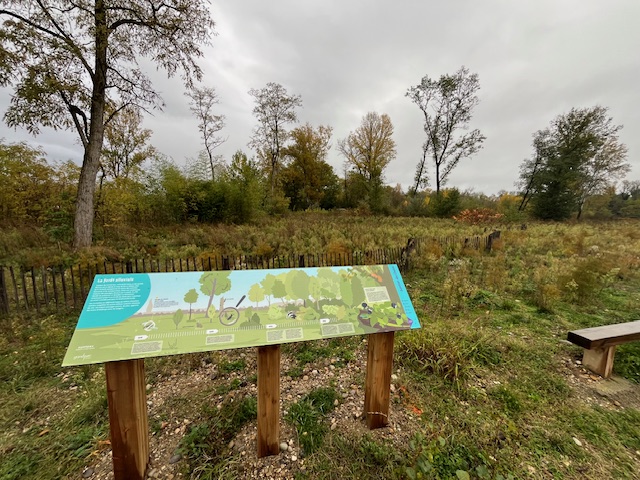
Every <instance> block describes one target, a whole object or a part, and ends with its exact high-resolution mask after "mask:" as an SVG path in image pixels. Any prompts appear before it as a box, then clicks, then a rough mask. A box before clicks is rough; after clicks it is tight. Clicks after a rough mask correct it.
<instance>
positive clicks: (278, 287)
mask: <svg viewBox="0 0 640 480" xmlns="http://www.w3.org/2000/svg"><path fill="white" fill-rule="evenodd" d="M272 292H273V296H274V297H276V298H279V299H280V301H281V302H282V303H283V304H284V303H286V298H287V287H286V286H285V284H284V282H283V281H282V280H281V279H280V278H278V279H276V281H275V282H273V289H272Z"/></svg>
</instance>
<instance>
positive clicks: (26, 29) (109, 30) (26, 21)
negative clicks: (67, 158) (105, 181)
mask: <svg viewBox="0 0 640 480" xmlns="http://www.w3.org/2000/svg"><path fill="white" fill-rule="evenodd" d="M209 12H210V10H209V5H208V4H207V2H201V1H199V0H162V1H159V0H145V1H143V0H95V1H93V2H86V1H76V0H49V1H44V0H21V1H16V0H0V18H1V19H2V20H3V23H2V26H0V52H1V55H2V62H0V86H3V87H4V86H14V88H15V89H14V93H13V96H12V98H11V105H10V106H9V109H8V110H7V111H6V113H5V115H4V119H5V121H6V122H7V124H8V125H9V126H11V127H19V126H23V127H25V128H26V129H27V130H28V131H29V132H30V133H33V134H37V133H39V131H40V127H42V126H44V127H51V128H53V129H59V128H64V129H73V130H75V131H76V133H77V134H78V138H79V140H80V143H81V144H82V147H83V149H84V155H83V160H82V170H81V173H80V179H79V181H78V192H77V200H76V211H75V220H74V239H73V244H74V247H75V248H76V249H78V248H84V247H88V246H90V245H91V241H92V233H93V218H94V213H95V212H94V195H95V188H96V177H97V174H98V170H99V168H100V156H101V153H102V148H103V140H104V131H105V126H106V125H107V124H109V122H110V121H111V120H112V119H113V118H114V117H115V116H116V115H118V114H119V113H120V112H121V111H122V109H124V108H126V107H127V106H138V107H141V108H160V107H161V106H162V101H161V99H160V96H159V95H158V93H157V92H156V91H155V90H154V89H153V87H152V84H151V81H150V80H149V78H148V77H147V76H146V75H145V74H144V73H143V71H142V70H141V68H140V66H139V59H140V58H142V57H146V58H148V59H150V60H151V61H152V62H154V63H155V64H156V65H157V66H158V67H160V68H162V69H164V70H165V71H166V72H167V74H168V75H169V76H172V75H174V74H175V73H176V72H178V71H180V72H182V78H183V79H184V81H185V82H186V83H187V85H190V84H191V83H192V80H193V79H194V78H197V79H199V78H200V77H201V70H200V68H199V67H198V65H197V64H196V62H195V59H196V58H198V57H201V56H202V47H203V46H204V45H207V44H208V43H209V40H210V36H211V32H212V30H213V26H214V24H213V21H212V19H211V16H210V13H209Z"/></svg>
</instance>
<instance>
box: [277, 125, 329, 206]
mask: <svg viewBox="0 0 640 480" xmlns="http://www.w3.org/2000/svg"><path fill="white" fill-rule="evenodd" d="M331 131H332V130H331V127H325V126H323V125H320V126H319V127H318V128H317V129H315V128H313V127H312V126H311V125H310V124H308V123H307V124H305V125H303V126H301V127H298V128H294V129H293V130H292V131H291V139H292V140H293V143H291V144H290V145H288V146H287V147H285V148H284V150H283V154H284V156H285V158H286V159H287V160H289V164H288V165H287V166H286V167H285V168H284V169H283V170H282V186H283V190H284V193H285V195H286V196H287V197H288V198H289V199H290V201H289V206H290V207H291V209H292V210H306V209H307V208H309V207H313V206H315V207H318V206H320V205H321V204H322V203H323V201H324V200H325V198H326V197H329V196H331V195H333V196H335V195H336V193H337V192H336V190H337V183H338V179H337V177H336V175H335V173H334V172H333V168H332V167H331V165H329V164H328V163H327V162H326V158H327V153H328V151H329V148H330V141H331Z"/></svg>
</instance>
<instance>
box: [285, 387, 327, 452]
mask: <svg viewBox="0 0 640 480" xmlns="http://www.w3.org/2000/svg"><path fill="white" fill-rule="evenodd" d="M338 397H339V395H338V393H337V392H336V391H335V390H334V389H333V388H319V389H316V390H313V391H311V392H309V394H307V395H306V396H305V397H303V398H302V399H301V400H300V401H299V402H297V403H294V404H293V405H291V407H290V408H289V411H288V412H287V414H286V415H285V420H287V421H288V422H289V423H291V424H292V425H293V426H294V427H295V429H296V432H297V433H298V442H299V443H300V446H301V447H302V450H303V451H304V453H305V454H307V455H309V454H311V453H313V452H315V451H316V450H317V449H318V448H320V446H321V445H322V441H323V439H324V436H325V435H326V433H327V431H328V430H329V429H328V427H327V425H326V424H325V422H324V416H325V415H326V414H327V413H329V412H330V411H331V410H333V409H334V408H335V402H336V401H337V400H338Z"/></svg>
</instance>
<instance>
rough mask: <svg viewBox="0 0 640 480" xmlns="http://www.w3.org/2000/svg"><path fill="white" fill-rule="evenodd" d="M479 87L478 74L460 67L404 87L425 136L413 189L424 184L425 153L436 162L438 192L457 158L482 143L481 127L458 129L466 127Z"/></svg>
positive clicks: (469, 152) (474, 151) (467, 155)
mask: <svg viewBox="0 0 640 480" xmlns="http://www.w3.org/2000/svg"><path fill="white" fill-rule="evenodd" d="M479 89H480V83H479V81H478V75H477V74H475V73H473V74H472V73H469V70H468V69H467V68H466V67H462V68H460V70H458V71H457V72H456V73H454V74H453V75H442V76H441V77H440V78H439V79H438V80H434V79H431V78H429V77H428V76H427V75H425V76H424V77H422V81H421V82H420V83H419V84H418V85H416V86H414V87H411V88H409V90H407V93H406V96H407V97H409V99H410V100H411V101H412V102H413V103H415V104H416V105H417V106H418V108H419V109H420V111H421V112H422V115H423V117H424V118H423V120H424V125H423V127H424V133H425V134H426V136H427V138H426V140H425V142H424V144H423V145H422V153H423V154H422V159H421V161H420V162H419V163H418V166H417V168H416V176H415V183H414V187H413V189H412V191H413V192H417V190H418V188H419V187H420V186H424V185H425V175H426V170H427V169H426V162H427V158H428V156H430V157H431V159H432V160H433V163H434V165H435V169H436V176H435V180H436V182H435V183H436V193H438V194H439V193H440V189H441V188H442V187H443V186H444V185H445V184H446V182H447V179H448V177H449V175H450V174H451V172H452V171H453V169H454V168H455V167H456V166H457V165H458V163H459V162H460V160H462V159H463V158H467V157H470V156H471V155H473V154H474V153H476V152H477V151H478V150H480V148H481V147H482V142H484V140H485V136H484V135H482V133H480V130H477V129H476V130H472V131H470V132H468V133H466V134H464V135H462V134H460V130H466V129H467V128H468V124H469V121H470V120H471V113H472V112H473V109H474V107H475V106H476V105H478V103H479V100H478V96H477V95H476V93H477V92H478V90H479Z"/></svg>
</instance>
